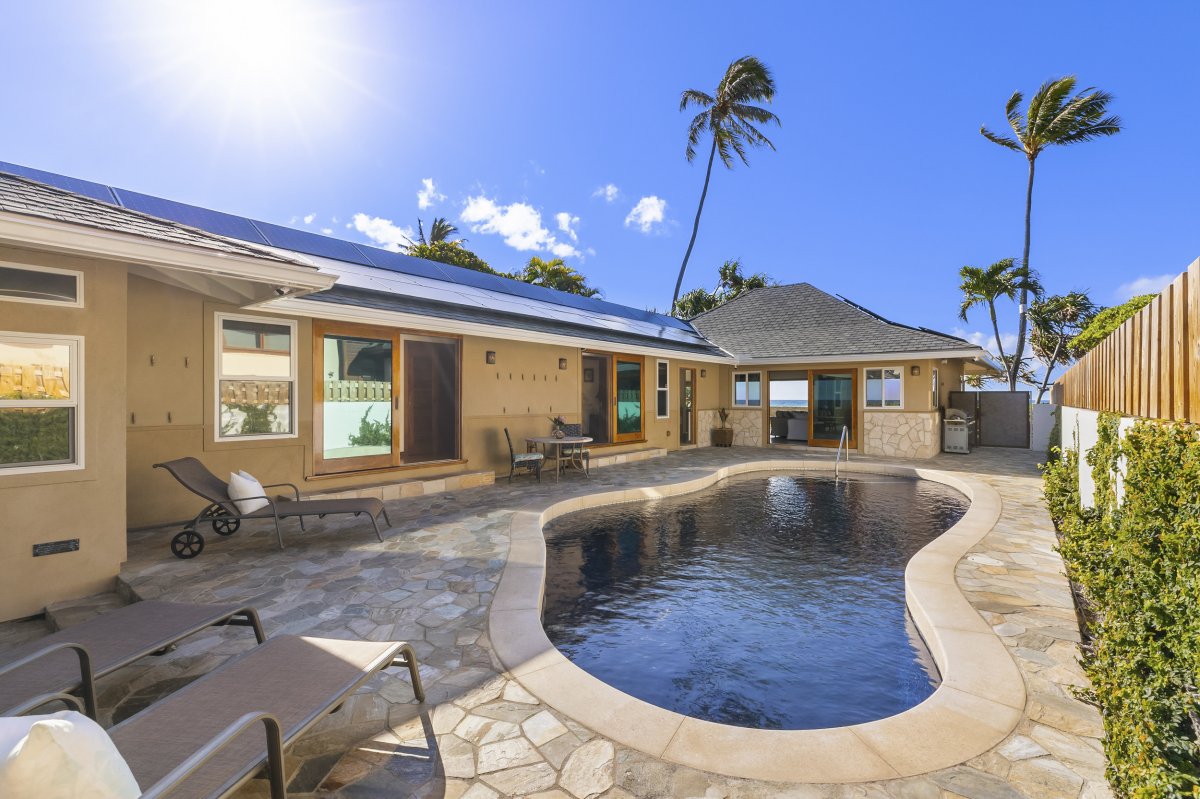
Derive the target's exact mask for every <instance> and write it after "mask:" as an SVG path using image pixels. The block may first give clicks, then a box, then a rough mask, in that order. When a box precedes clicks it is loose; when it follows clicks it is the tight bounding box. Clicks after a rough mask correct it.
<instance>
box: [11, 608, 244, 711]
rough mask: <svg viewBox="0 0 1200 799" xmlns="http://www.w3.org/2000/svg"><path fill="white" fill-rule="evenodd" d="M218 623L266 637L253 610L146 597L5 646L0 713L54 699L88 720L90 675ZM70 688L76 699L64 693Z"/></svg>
mask: <svg viewBox="0 0 1200 799" xmlns="http://www.w3.org/2000/svg"><path fill="white" fill-rule="evenodd" d="M219 625H238V626H248V627H253V628H254V637H255V638H257V639H258V642H259V643H260V644H261V643H262V642H263V641H265V640H266V636H265V635H264V634H263V629H262V624H261V623H260V622H259V620H258V614H257V613H256V612H255V611H254V608H250V607H246V606H244V605H190V604H184V603H181V602H155V601H146V602H135V603H134V604H132V605H127V606H125V607H123V608H120V609H119V610H113V611H110V612H108V613H103V614H101V615H99V616H96V617H94V618H92V619H89V620H88V621H85V622H83V623H82V624H78V625H76V626H74V627H71V628H69V629H67V630H61V631H59V632H56V633H53V634H51V635H48V636H45V637H43V638H39V639H38V640H36V641H31V642H29V643H28V644H25V645H23V646H19V647H16V648H15V649H11V650H8V651H6V652H4V653H3V660H2V661H0V715H5V716H15V715H19V714H21V713H26V712H28V711H30V710H33V709H34V708H37V707H40V706H42V705H44V704H46V703H47V702H50V701H53V700H60V701H64V702H66V703H68V704H71V705H74V706H75V707H77V708H79V709H80V710H82V711H83V712H85V713H87V715H89V716H91V717H92V718H93V719H94V718H96V689H95V683H94V681H95V679H96V678H98V677H103V676H105V675H107V674H110V673H112V672H114V671H116V670H117V669H120V668H122V667H124V666H128V665H129V664H131V663H133V662H134V661H135V660H137V659H138V658H142V657H145V656H146V655H150V654H153V653H155V652H159V651H161V650H163V649H166V648H167V647H169V646H171V645H172V644H176V643H178V642H179V641H182V640H183V639H184V638H187V637H188V636H190V635H194V634H195V633H198V632H200V631H201V630H203V629H205V628H207V627H214V626H219ZM75 692H81V693H82V694H83V701H82V702H80V701H79V699H78V698H77V697H75V696H72V695H70V694H72V693H75Z"/></svg>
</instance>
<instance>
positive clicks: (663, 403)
mask: <svg viewBox="0 0 1200 799" xmlns="http://www.w3.org/2000/svg"><path fill="white" fill-rule="evenodd" d="M657 367H658V369H657V371H656V372H655V380H656V381H657V382H656V384H655V385H656V386H657V387H658V388H657V390H656V391H655V395H656V396H655V399H656V400H657V404H656V405H655V410H656V412H657V414H658V418H659V419H666V418H667V417H668V416H670V415H671V363H670V362H669V361H659V362H658V363H657Z"/></svg>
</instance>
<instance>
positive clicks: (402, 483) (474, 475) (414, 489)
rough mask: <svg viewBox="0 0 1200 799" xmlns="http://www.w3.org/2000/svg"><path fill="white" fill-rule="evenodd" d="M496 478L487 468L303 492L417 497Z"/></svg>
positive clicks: (335, 496)
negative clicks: (485, 469) (440, 475)
mask: <svg viewBox="0 0 1200 799" xmlns="http://www.w3.org/2000/svg"><path fill="white" fill-rule="evenodd" d="M495 482H496V473H495V472H490V471H477V472H459V473H458V474H448V475H445V476H443V477H428V478H417V479H415V480H392V481H389V482H386V483H378V484H375V485H369V486H356V487H355V488H344V489H331V490H329V491H321V492H312V493H308V494H305V495H304V498H305V499H350V498H352V497H375V498H376V499H382V500H392V499H407V498H408V497H420V496H424V495H425V494H441V493H442V492H445V491H459V490H462V489H467V488H478V487H480V486H490V485H492V484H493V483H495Z"/></svg>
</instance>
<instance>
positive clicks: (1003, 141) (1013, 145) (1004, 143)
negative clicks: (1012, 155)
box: [979, 125, 1023, 151]
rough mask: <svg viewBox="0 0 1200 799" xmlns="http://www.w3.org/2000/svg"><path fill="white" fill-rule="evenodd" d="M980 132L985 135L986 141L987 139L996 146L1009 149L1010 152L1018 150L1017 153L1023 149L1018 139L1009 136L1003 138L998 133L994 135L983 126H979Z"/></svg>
mask: <svg viewBox="0 0 1200 799" xmlns="http://www.w3.org/2000/svg"><path fill="white" fill-rule="evenodd" d="M979 132H980V133H982V134H983V137H984V138H985V139H987V140H988V141H990V142H992V143H994V144H999V145H1000V146H1001V147H1007V148H1008V149H1010V150H1017V151H1020V150H1021V149H1023V148H1022V147H1021V145H1020V143H1019V142H1018V141H1017V140H1016V139H1013V138H1010V137H1008V136H1001V135H1000V134H998V133H992V132H991V131H990V130H988V129H987V127H985V126H983V125H980V126H979Z"/></svg>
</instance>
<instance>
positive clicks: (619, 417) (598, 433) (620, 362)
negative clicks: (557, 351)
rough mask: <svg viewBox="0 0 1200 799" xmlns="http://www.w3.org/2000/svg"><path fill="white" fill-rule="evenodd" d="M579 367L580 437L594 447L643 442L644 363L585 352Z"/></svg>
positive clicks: (640, 360) (637, 358)
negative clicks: (581, 425) (587, 437)
mask: <svg viewBox="0 0 1200 799" xmlns="http://www.w3.org/2000/svg"><path fill="white" fill-rule="evenodd" d="M582 364H583V380H582V386H581V392H580V393H581V395H582V396H581V400H582V401H581V403H580V407H581V411H582V416H583V434H584V435H585V436H590V437H591V438H592V440H593V441H595V443H597V444H612V443H620V442H625V441H642V440H643V439H645V437H646V421H645V416H646V394H645V390H644V388H643V384H644V379H643V378H644V372H645V362H644V359H642V358H640V357H638V356H633V355H613V354H610V353H604V352H585V353H584V354H583V359H582Z"/></svg>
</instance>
